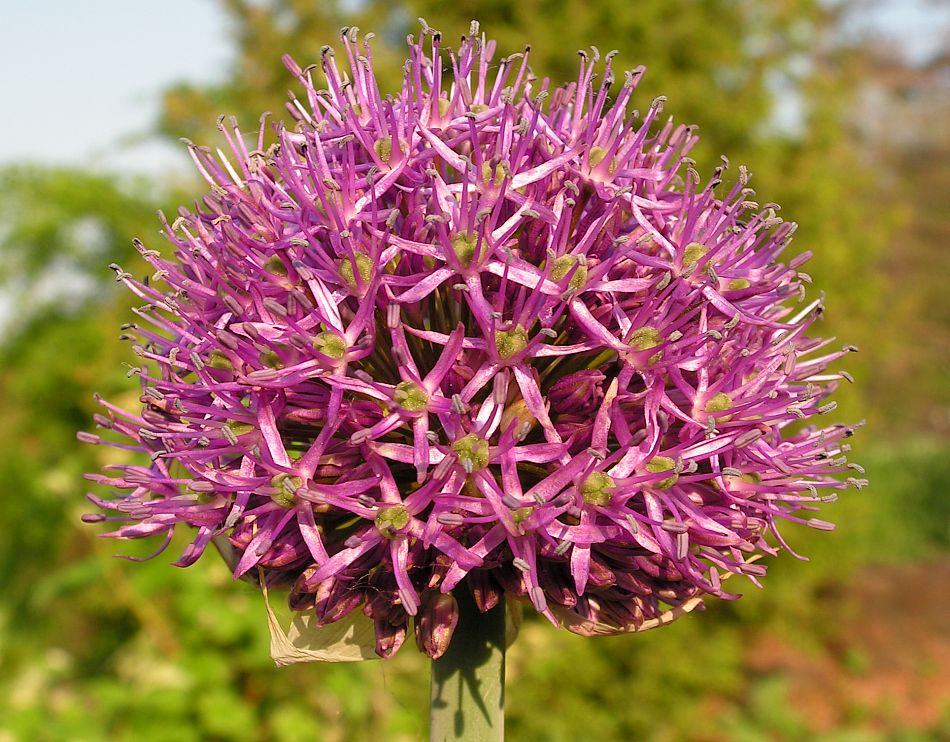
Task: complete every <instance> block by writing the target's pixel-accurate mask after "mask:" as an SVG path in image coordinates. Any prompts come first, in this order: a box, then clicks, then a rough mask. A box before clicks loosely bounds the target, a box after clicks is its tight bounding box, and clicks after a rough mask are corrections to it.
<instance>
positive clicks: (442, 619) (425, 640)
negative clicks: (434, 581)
mask: <svg viewBox="0 0 950 742" xmlns="http://www.w3.org/2000/svg"><path fill="white" fill-rule="evenodd" d="M458 620H459V607H458V603H457V602H456V600H455V598H454V597H453V596H452V595H451V594H444V593H439V592H435V591H433V590H430V591H428V592H427V593H426V594H425V595H424V596H423V598H422V608H421V609H420V611H419V615H418V616H417V617H416V620H415V629H416V645H417V646H418V647H419V651H420V652H425V653H426V654H427V655H429V657H431V658H432V659H434V660H435V659H438V658H439V657H441V656H442V655H443V654H445V650H446V649H448V648H449V641H451V639H452V633H453V632H454V631H455V627H456V625H457V624H458Z"/></svg>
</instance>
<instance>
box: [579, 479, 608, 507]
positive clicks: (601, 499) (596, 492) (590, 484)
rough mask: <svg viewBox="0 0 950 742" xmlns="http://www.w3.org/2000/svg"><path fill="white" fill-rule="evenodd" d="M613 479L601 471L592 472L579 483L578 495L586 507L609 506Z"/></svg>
mask: <svg viewBox="0 0 950 742" xmlns="http://www.w3.org/2000/svg"><path fill="white" fill-rule="evenodd" d="M615 487H616V483H615V482H614V478H613V477H611V476H610V475H609V474H607V473H605V472H602V471H594V472H591V473H590V474H588V475H587V477H586V478H585V479H584V481H583V482H581V486H580V488H579V489H580V493H581V497H582V498H583V500H584V502H586V503H587V504H588V505H599V506H601V507H604V506H606V505H609V504H610V503H611V501H612V500H613V497H614V488H615Z"/></svg>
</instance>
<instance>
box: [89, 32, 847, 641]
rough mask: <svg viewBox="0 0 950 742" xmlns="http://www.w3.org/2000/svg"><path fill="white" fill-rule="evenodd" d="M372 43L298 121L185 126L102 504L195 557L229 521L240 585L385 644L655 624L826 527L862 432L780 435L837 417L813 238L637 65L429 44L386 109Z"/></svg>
mask: <svg viewBox="0 0 950 742" xmlns="http://www.w3.org/2000/svg"><path fill="white" fill-rule="evenodd" d="M369 41H370V37H369V36H367V37H366V38H365V40H362V41H361V40H360V39H358V37H357V32H356V29H345V30H344V33H343V36H342V44H343V48H344V49H345V56H346V65H345V66H346V68H347V69H346V71H341V70H340V68H339V66H338V63H337V58H336V57H335V56H334V53H333V52H332V51H331V50H330V49H329V48H326V49H325V50H324V53H323V56H322V61H321V64H320V65H319V68H320V69H321V70H322V72H323V75H324V76H325V79H326V82H325V87H323V88H320V87H319V85H318V83H317V82H315V80H314V76H313V73H314V69H312V68H307V69H301V68H300V67H298V66H297V65H296V64H295V63H294V62H293V61H292V60H290V59H287V60H286V64H287V66H288V68H289V69H290V70H291V71H292V72H293V74H294V75H295V76H296V77H297V79H298V80H299V82H300V84H301V85H302V87H303V89H304V91H305V92H306V97H305V99H304V100H297V99H293V100H292V104H291V105H290V110H291V113H292V114H293V116H294V118H295V120H296V124H295V126H294V127H293V129H287V128H284V127H283V126H281V125H279V124H277V125H274V126H270V125H268V124H267V123H266V119H262V122H261V125H260V129H259V131H258V133H257V135H256V136H255V137H253V138H252V139H248V138H247V137H245V136H244V135H242V134H241V133H240V132H239V131H238V129H237V128H236V126H235V125H231V126H226V125H225V124H224V121H222V122H221V127H220V128H221V131H222V132H223V136H224V137H225V138H226V139H227V142H228V144H229V145H230V149H231V152H230V153H225V152H222V151H221V150H219V151H218V152H217V156H215V155H213V154H212V153H211V151H210V150H208V149H207V148H204V147H198V146H194V145H191V144H189V149H190V152H191V154H192V156H193V158H194V161H195V163H196V164H197V167H198V169H199V171H200V172H201V174H202V176H203V177H204V178H205V179H206V180H207V181H208V183H209V185H210V192H209V193H208V194H207V195H206V196H205V197H204V199H203V201H202V202H201V203H200V204H199V205H198V207H197V208H196V210H195V211H194V212H189V211H186V210H182V211H181V213H180V216H179V217H178V218H177V219H176V220H174V222H172V223H169V222H168V221H165V222H164V228H165V233H166V235H167V238H168V240H169V241H170V242H171V243H172V244H173V245H174V247H175V254H174V257H173V258H171V259H166V258H163V257H162V256H161V255H160V253H159V252H158V251H156V250H154V249H150V248H146V247H145V246H144V245H142V244H141V243H137V246H138V248H139V250H140V252H141V254H142V256H143V257H144V258H145V260H146V261H148V263H150V264H151V266H153V267H154V270H155V273H154V275H153V276H151V278H150V280H142V281H138V280H136V279H135V278H134V277H133V276H131V275H129V274H128V273H126V272H125V271H123V270H122V269H121V268H119V267H118V266H114V267H115V269H116V271H117V273H118V278H119V280H121V281H122V282H124V283H125V284H126V285H127V286H128V287H129V288H130V289H131V290H132V291H133V292H134V293H135V294H136V295H137V296H138V297H140V298H141V299H142V300H143V301H144V302H146V304H145V306H142V307H140V308H138V309H136V310H135V312H136V314H137V315H138V316H139V317H140V318H141V320H142V321H141V322H140V323H136V324H134V325H130V326H128V327H127V328H125V329H126V331H127V333H128V336H129V337H130V338H131V339H133V341H134V346H133V347H134V350H135V351H136V353H137V354H138V356H140V357H141V358H142V359H143V360H144V361H145V363H143V365H142V367H141V368H140V369H137V372H138V373H139V375H140V378H141V382H142V397H141V402H142V407H141V409H140V411H138V412H137V413H133V412H128V411H126V410H124V409H122V408H120V407H119V406H116V405H113V404H110V403H109V402H106V401H103V402H102V404H103V405H104V407H105V414H102V415H97V417H96V421H97V423H98V424H99V426H100V427H102V428H107V429H111V430H112V431H114V432H115V433H118V434H119V435H114V434H109V435H107V436H105V438H103V437H100V436H99V435H94V434H89V433H83V434H80V437H81V438H82V439H83V440H86V441H88V442H92V443H108V444H110V445H116V446H119V447H121V448H126V449H129V450H132V451H138V452H142V453H144V454H147V457H142V461H141V462H140V463H138V464H134V465H133V464H127V465H117V466H113V467H111V471H110V472H109V474H108V475H91V476H90V478H91V479H92V480H93V481H96V482H98V483H100V484H102V485H106V486H108V487H110V488H112V490H113V496H112V497H109V498H102V497H99V496H96V495H93V494H90V496H89V497H90V499H91V500H92V501H93V502H94V503H95V504H96V505H98V506H99V507H100V508H102V509H103V510H104V511H107V512H109V513H111V515H109V516H105V515H98V514H97V515H90V516H87V520H90V521H101V520H112V521H116V522H118V524H119V525H118V527H117V530H115V531H113V532H112V533H110V534H108V535H112V536H116V537H118V538H140V537H147V536H155V535H158V536H161V537H164V541H163V546H164V545H167V543H168V541H169V540H170V539H171V537H172V533H173V531H174V530H175V528H176V526H178V525H180V524H185V525H186V526H189V527H193V528H194V529H196V530H195V532H194V533H195V535H194V538H193V541H192V542H191V543H190V544H189V545H188V547H187V548H186V549H185V551H184V553H183V554H182V555H181V556H180V558H179V559H178V560H177V562H175V563H176V564H177V565H180V566H185V565H188V564H191V563H192V562H194V561H195V560H196V559H197V558H198V557H199V556H200V555H201V554H202V553H203V552H204V551H205V549H206V548H207V546H208V545H209V544H210V543H211V542H212V540H214V539H222V538H224V539H227V541H228V542H229V543H230V546H231V548H232V549H233V550H234V552H235V557H234V560H233V561H234V565H233V566H234V575H235V576H236V577H240V576H242V575H255V574H258V573H259V574H262V575H263V576H264V577H265V579H267V581H268V584H285V585H289V586H291V594H290V604H291V607H292V608H293V609H295V610H298V611H312V612H314V615H315V617H316V620H318V621H319V622H321V623H331V622H334V621H337V620H339V619H341V618H342V617H344V616H346V615H347V614H348V613H349V612H351V611H355V610H361V611H363V612H364V613H365V614H366V615H367V616H369V617H371V618H372V619H373V620H374V622H375V627H376V636H377V652H378V653H379V654H380V655H382V656H388V655H390V654H391V653H392V652H394V651H395V650H396V649H397V648H398V647H399V646H400V644H401V643H402V642H403V640H404V639H405V637H406V634H407V631H408V630H409V628H410V622H411V625H412V627H413V629H414V631H415V634H416V639H417V641H418V643H419V646H420V648H421V649H423V650H424V651H426V652H428V653H429V654H430V655H432V656H438V655H439V654H440V653H441V652H443V651H444V650H445V647H446V646H447V642H448V641H449V637H450V636H451V632H452V629H453V627H454V626H455V621H456V619H457V608H456V606H455V601H454V598H453V597H452V595H451V592H452V591H453V589H455V588H456V587H460V588H461V587H462V586H464V587H467V589H469V590H471V592H472V594H473V595H474V598H475V600H476V602H477V605H478V607H479V608H480V609H481V610H488V609H490V608H491V607H492V606H494V605H496V604H497V603H498V601H499V599H500V597H501V596H502V595H507V596H511V597H517V598H523V599H524V600H525V602H526V603H530V604H531V605H532V606H533V607H534V609H536V610H537V611H538V612H540V613H542V614H543V615H544V616H546V617H547V618H548V619H550V620H551V621H552V622H553V623H555V624H556V625H561V626H565V627H567V628H570V629H571V630H573V631H577V632H579V633H610V632H626V631H637V630H642V629H645V628H649V627H651V626H655V625H657V624H659V623H662V622H663V621H664V620H665V619H666V618H669V616H670V615H671V613H672V614H675V613H676V611H677V609H683V608H684V606H688V605H694V604H696V603H698V602H699V599H700V598H702V597H703V596H704V595H714V596H720V597H730V596H729V595H728V594H727V593H725V592H724V589H723V582H722V581H723V578H724V577H725V576H727V575H729V574H730V573H741V574H744V575H747V576H749V577H750V578H751V579H752V580H753V581H755V580H756V578H758V577H759V576H761V575H762V574H764V572H765V568H764V567H763V566H762V565H761V564H759V563H758V562H757V558H758V557H759V556H760V555H761V554H762V553H767V554H771V553H774V552H775V550H776V548H778V547H779V546H783V545H784V543H783V542H782V539H781V537H780V536H779V534H778V532H777V530H776V524H777V522H778V521H780V520H789V521H795V522H803V523H807V524H809V525H811V526H814V527H816V528H826V527H828V524H826V523H825V522H824V521H820V520H817V519H814V518H812V517H810V513H809V511H813V510H814V509H815V507H816V504H817V503H819V502H822V501H826V500H829V499H833V498H834V495H833V494H827V492H828V490H830V489H836V488H839V487H842V486H846V484H847V482H842V481H840V480H841V478H840V477H838V478H836V477H835V476H834V475H837V474H839V473H842V472H845V471H846V470H847V467H848V465H847V464H846V462H845V460H844V457H843V456H842V452H843V451H845V450H847V446H846V445H845V444H844V443H843V442H842V439H843V438H845V437H846V436H848V435H850V434H851V432H852V430H851V429H849V428H845V427H841V426H838V427H834V426H832V427H826V428H824V429H819V428H817V427H803V426H800V425H794V427H793V429H794V430H797V431H798V432H795V433H794V434H791V435H783V433H782V431H783V429H785V428H787V427H789V426H793V424H796V423H798V422H799V421H800V420H802V419H808V418H812V417H814V416H816V415H821V414H823V413H826V412H828V411H830V410H831V409H832V408H833V403H825V402H824V401H823V400H824V398H825V397H826V395H827V394H828V393H829V391H831V390H832V388H833V387H834V385H835V383H836V380H837V379H840V378H842V377H847V374H846V373H845V372H829V371H826V368H827V367H828V366H829V364H830V363H831V362H833V361H835V360H837V359H838V358H839V357H840V356H842V355H843V354H844V353H846V352H847V351H848V350H849V348H845V349H843V350H831V349H828V347H827V346H828V343H827V342H825V341H822V340H817V339H812V338H810V337H807V336H806V334H805V333H806V331H807V330H808V328H809V326H810V325H811V324H812V322H813V320H814V319H815V318H816V317H817V316H819V314H820V312H821V309H822V307H821V303H820V301H814V302H811V303H808V304H803V305H801V306H798V303H799V302H802V300H803V297H804V284H805V283H808V281H809V279H808V277H807V276H806V275H805V274H803V273H799V272H797V268H798V267H799V266H800V265H801V264H802V263H803V262H804V261H805V260H806V259H807V256H804V255H802V256H799V257H797V258H795V259H794V260H791V261H790V262H788V263H787V264H783V263H780V262H778V258H779V255H780V253H781V252H782V250H783V249H784V248H785V247H786V246H787V244H788V242H789V239H790V237H791V235H792V232H793V228H794V225H792V224H789V223H785V222H783V221H782V220H781V219H780V218H779V217H778V216H776V210H777V208H778V207H777V206H775V205H774V204H766V205H761V206H760V205H759V204H757V203H755V202H754V201H752V200H751V198H752V192H751V190H750V189H749V188H747V187H746V186H747V181H748V177H747V174H746V173H745V171H744V170H742V169H740V173H739V176H738V181H737V182H736V184H735V185H733V186H731V187H729V188H726V187H725V186H722V185H721V182H720V179H721V175H722V171H723V170H724V169H725V167H723V168H720V169H718V170H717V171H716V173H715V175H714V177H713V179H712V180H710V181H709V182H708V183H706V184H705V186H701V185H700V179H699V176H698V175H697V173H696V171H695V170H694V168H693V163H692V161H691V160H689V159H688V157H687V154H688V152H689V150H690V148H691V147H692V146H693V145H694V143H695V142H696V135H695V132H694V129H693V128H691V127H688V126H674V125H673V124H672V123H670V122H668V121H664V120H662V119H661V111H662V103H663V101H662V100H661V99H658V100H655V101H653V103H652V105H650V106H649V108H648V109H647V110H646V112H645V113H644V114H643V115H642V117H641V116H640V115H639V114H638V112H637V111H630V110H628V107H629V104H630V103H631V98H632V96H633V92H634V88H635V87H636V84H637V82H638V80H639V79H640V77H641V75H642V73H643V69H642V68H638V69H635V70H632V71H628V72H626V73H625V74H624V82H623V84H621V85H619V87H614V88H612V87H611V86H612V84H613V82H614V71H613V70H612V68H611V56H612V55H607V57H606V59H605V60H604V65H603V67H602V68H601V67H600V65H599V59H598V55H597V54H596V50H595V52H594V54H592V55H590V56H588V55H585V54H582V55H581V61H580V71H579V74H578V78H577V81H576V82H573V83H571V84H570V85H567V86H565V87H562V88H558V89H554V90H551V89H549V87H548V81H547V80H544V81H541V82H539V81H538V80H537V79H536V78H535V77H534V76H533V75H532V74H531V71H530V68H529V67H528V53H527V52H525V53H524V54H515V55H512V56H510V57H508V58H505V59H501V60H500V61H498V62H497V63H493V62H491V59H492V56H493V52H494V49H495V44H494V42H492V41H486V40H485V39H484V37H482V36H480V35H479V34H478V32H477V28H473V29H472V33H471V34H470V35H469V36H468V37H464V38H463V39H462V42H461V45H460V46H459V48H458V49H457V50H456V51H448V52H445V51H443V48H442V40H441V37H440V35H439V34H438V33H436V32H434V31H432V30H431V29H429V28H424V31H423V34H422V40H421V41H420V42H414V41H413V40H412V39H411V38H410V40H409V49H410V58H409V60H408V61H407V63H406V65H405V68H404V82H403V86H402V90H401V91H400V92H399V93H398V95H397V96H396V97H394V98H393V97H390V96H386V97H383V96H381V94H380V91H379V89H378V87H377V84H376V80H375V78H374V75H373V70H372V57H371V49H370V43H369ZM598 69H602V71H601V74H600V76H599V77H600V80H599V82H595V78H596V75H595V71H597V70H598ZM611 96H613V97H612V98H611ZM272 132H273V136H274V137H275V141H274V142H273V143H270V144H268V142H267V138H268V136H269V135H270V134H271V133H272ZM720 190H725V192H724V193H719V191H720ZM162 286H164V287H166V288H165V289H164V290H161V289H160V287H162ZM852 466H853V465H852ZM849 481H850V482H851V483H855V484H857V483H859V481H858V480H854V479H851V480H849ZM823 492H824V494H823Z"/></svg>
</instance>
